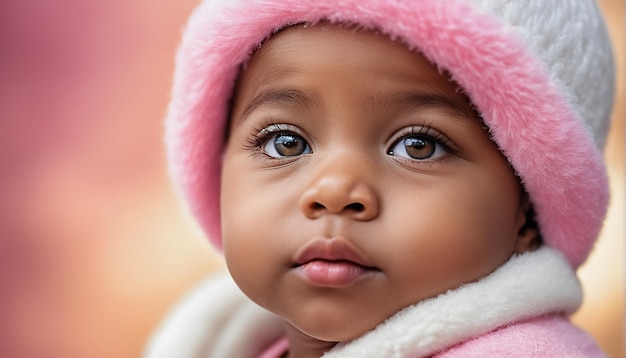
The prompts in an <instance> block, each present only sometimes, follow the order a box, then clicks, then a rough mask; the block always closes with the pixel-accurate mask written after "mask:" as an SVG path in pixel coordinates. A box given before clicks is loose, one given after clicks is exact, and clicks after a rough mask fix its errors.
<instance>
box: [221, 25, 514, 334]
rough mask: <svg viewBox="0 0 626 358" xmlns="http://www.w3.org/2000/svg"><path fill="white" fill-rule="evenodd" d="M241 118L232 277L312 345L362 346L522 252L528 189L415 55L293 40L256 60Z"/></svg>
mask: <svg viewBox="0 0 626 358" xmlns="http://www.w3.org/2000/svg"><path fill="white" fill-rule="evenodd" d="M233 106H234V107H233V111H232V117H231V126H232V127H231V131H230V134H229V138H228V144H227V148H226V152H225V158H224V165H223V176H222V197H221V201H222V203H221V205H222V212H221V215H222V229H223V241H224V252H225V256H226V260H227V263H228V267H229V269H230V271H231V274H232V276H233V277H234V279H235V281H236V282H237V284H238V285H239V286H240V287H241V289H242V290H243V291H244V292H245V293H246V294H247V295H248V296H249V297H251V298H252V299H253V300H254V301H256V302H257V303H258V304H260V305H261V306H263V307H265V308H267V309H268V310H270V311H272V312H275V313H277V314H278V315H281V316H282V317H284V318H285V319H286V320H287V322H289V323H290V324H291V325H292V326H293V327H295V328H297V329H298V330H300V331H301V332H303V333H305V334H307V335H309V336H312V337H314V338H317V339H321V340H325V341H345V340H349V339H352V338H355V337H357V336H359V335H361V334H363V333H365V332H366V331H368V330H370V329H372V328H374V327H375V326H376V325H377V324H379V323H381V322H382V321H383V320H384V319H385V318H388V317H390V316H391V315H393V314H394V313H396V312H397V311H398V310H400V309H402V308H404V307H406V306H409V305H411V304H413V303H416V302H419V301H421V300H424V299H426V298H429V297H433V296H435V295H437V294H440V293H442V292H445V291H447V290H449V289H451V288H454V287H457V286H459V285H461V284H463V283H467V282H471V281H474V280H477V279H479V278H480V277H481V276H484V275H486V274H488V273H490V272H491V271H493V270H494V269H495V268H497V267H498V266H500V265H502V264H503V263H504V262H505V261H506V260H507V259H508V258H509V257H510V256H511V254H512V253H513V252H514V251H515V250H516V241H517V238H518V231H519V230H520V227H521V225H522V224H523V222H524V210H523V208H522V207H523V206H524V205H523V203H521V200H522V199H521V197H522V195H521V188H520V185H519V183H518V181H517V179H516V177H515V176H514V174H513V172H512V170H511V169H510V168H509V166H508V165H507V162H506V160H505V159H504V158H503V156H502V155H501V153H500V152H499V151H498V149H497V148H496V146H495V145H494V144H493V143H492V142H491V141H490V139H489V136H488V134H487V133H486V132H485V130H484V129H483V128H482V126H481V123H480V121H479V120H478V119H477V118H476V116H475V114H474V113H473V111H472V109H471V108H470V106H469V104H468V102H467V100H466V98H465V97H464V96H463V95H462V94H460V93H459V92H458V91H457V90H456V88H455V85H454V84H452V83H451V82H450V81H448V80H447V79H446V77H444V76H442V75H441V74H440V73H439V72H438V71H437V69H436V68H435V67H433V66H432V65H431V64H429V62H428V61H427V60H425V59H424V57H422V56H421V55H419V54H417V53H414V52H411V51H409V50H408V49H406V48H405V47H404V46H403V45H401V44H398V43H394V42H392V41H391V40H389V39H388V38H387V37H384V36H382V35H377V34H375V33H372V32H365V31H358V30H355V29H346V28H340V27H336V26H331V25H317V26H312V27H308V28H304V27H293V28H289V29H287V30H284V31H282V32H280V33H279V34H277V35H275V36H274V37H272V38H271V39H270V40H269V41H268V42H267V43H266V44H265V45H264V46H263V47H262V48H261V49H260V50H259V51H258V52H257V53H256V54H255V55H254V56H253V58H252V59H251V61H250V63H249V65H248V67H247V68H246V69H245V70H244V72H243V73H242V77H241V79H240V82H239V86H238V89H237V92H236V97H235V101H234V104H233Z"/></svg>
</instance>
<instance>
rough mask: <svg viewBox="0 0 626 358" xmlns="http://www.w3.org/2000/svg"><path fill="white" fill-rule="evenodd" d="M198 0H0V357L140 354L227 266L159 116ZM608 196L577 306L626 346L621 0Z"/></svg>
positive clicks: (584, 322)
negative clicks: (209, 238)
mask: <svg viewBox="0 0 626 358" xmlns="http://www.w3.org/2000/svg"><path fill="white" fill-rule="evenodd" d="M198 1H199V0H177V1H171V0H133V1H127V0H109V1H85V0H55V1H48V0H3V1H0V357H3V358H23V357H24V358H25V357H28V358H31V357H33V358H38V357H52V358H56V357H63V358H79V357H95V358H98V357H109V358H110V357H116V358H126V357H128V358H131V357H139V356H140V355H141V351H142V348H143V345H144V344H145V341H146V339H147V337H148V336H149V335H150V332H151V331H152V330H153V329H154V328H155V326H156V324H157V323H158V322H159V320H160V319H161V317H162V315H163V314H164V313H165V312H166V311H167V309H168V307H169V306H170V305H171V304H172V303H173V302H174V301H175V300H176V299H177V298H178V297H180V295H181V294H182V293H183V292H185V290H187V289H188V288H189V287H191V285H193V283H194V282H196V281H197V280H199V279H200V278H202V277H204V276H206V275H207V274H208V273H209V272H211V271H212V270H215V269H218V268H221V267H223V264H222V262H221V261H220V259H219V258H218V257H217V255H215V254H214V253H213V252H212V251H211V249H210V248H209V245H208V244H207V243H206V242H205V240H204V239H203V238H202V235H201V233H200V232H199V230H198V229H197V228H196V226H195V224H194V223H193V222H192V220H191V219H190V218H189V217H187V216H186V215H185V213H184V211H183V210H181V205H180V203H179V202H178V200H177V199H176V197H175V195H174V193H173V191H172V189H171V187H170V183H169V179H168V177H167V172H166V167H165V155H164V150H163V145H162V132H163V128H162V118H163V117H164V114H165V108H166V104H167V101H168V93H169V88H170V85H171V74H172V71H173V58H174V52H175V49H176V46H177V43H178V40H179V37H180V34H181V31H182V26H183V24H184V22H185V20H186V18H187V17H188V15H189V13H190V12H191V10H192V8H193V7H194V6H195V5H196V4H197V3H198ZM600 3H601V6H602V8H603V10H604V11H605V13H606V16H607V20H608V22H609V25H610V31H611V34H612V36H613V40H614V44H615V50H616V53H617V56H618V66H619V78H618V79H619V82H618V90H619V93H618V98H617V101H616V108H615V113H614V117H613V128H612V132H611V136H610V138H609V142H608V146H607V149H606V155H607V161H608V165H609V173H610V177H611V189H612V190H613V199H612V205H611V208H610V213H609V218H608V221H607V224H606V227H605V229H604V232H603V234H602V237H601V239H600V241H599V242H598V245H597V247H596V250H595V252H594V254H593V255H592V256H591V259H590V260H588V262H587V263H586V264H585V266H584V267H582V268H581V270H580V274H581V277H582V279H583V284H584V290H585V303H584V305H583V307H582V309H581V310H580V311H579V312H578V313H577V314H576V315H575V317H574V320H575V321H576V323H577V324H579V325H580V326H582V327H584V328H585V329H586V330H588V331H589V332H591V333H592V334H593V335H594V337H595V338H596V339H597V340H598V342H599V343H600V345H601V346H602V347H603V348H604V350H605V351H606V352H608V353H609V354H610V356H611V357H622V356H623V355H624V307H623V306H624V262H623V257H624V243H623V239H624V222H623V219H624V147H623V143H624V72H623V70H624V2H623V1H621V0H601V1H600Z"/></svg>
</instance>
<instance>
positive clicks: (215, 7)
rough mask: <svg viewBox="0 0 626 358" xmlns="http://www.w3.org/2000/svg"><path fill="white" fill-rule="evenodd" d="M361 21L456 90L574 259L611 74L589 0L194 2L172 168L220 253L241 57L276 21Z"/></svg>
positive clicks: (553, 241)
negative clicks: (225, 160)
mask: <svg viewBox="0 0 626 358" xmlns="http://www.w3.org/2000/svg"><path fill="white" fill-rule="evenodd" d="M320 20H327V21H331V22H337V23H352V24H360V25H361V26H363V27H365V28H371V29H376V30H378V31H381V32H383V33H385V34H387V35H388V36H389V37H390V38H392V39H396V40H401V41H402V42H404V43H405V44H407V46H409V47H410V48H411V49H414V50H416V51H420V52H421V53H423V54H424V55H425V56H426V57H427V58H428V59H430V60H431V61H432V62H433V63H435V64H436V65H437V66H438V67H440V68H441V69H442V70H446V71H447V72H448V73H450V74H451V76H452V78H453V80H454V81H455V82H456V83H457V84H458V85H460V86H461V87H462V88H463V90H464V91H465V92H466V93H467V94H468V96H469V97H470V99H471V100H472V102H473V103H474V105H475V106H476V108H477V109H478V111H479V112H480V113H481V115H482V117H483V120H484V122H485V124H486V125H487V126H488V128H489V130H490V132H491V135H492V138H493V140H494V141H495V142H496V143H497V145H498V146H499V148H500V150H501V151H502V152H503V153H504V155H505V156H506V157H507V158H508V160H509V161H510V163H511V164H512V166H513V168H514V169H515V171H516V172H517V174H518V175H519V177H520V178H521V181H522V183H523V185H524V187H525V189H526V191H527V192H528V193H529V195H530V199H531V201H532V203H533V204H534V206H535V210H536V213H537V221H538V223H539V227H540V230H541V232H542V235H543V238H544V241H545V242H546V243H547V244H548V245H549V246H551V247H553V248H556V249H558V250H560V251H561V252H562V253H563V254H564V255H565V257H566V258H567V260H568V261H569V262H570V264H571V265H572V266H573V267H578V266H579V265H580V264H581V263H582V262H583V261H584V260H585V258H586V257H587V255H588V254H589V252H590V250H591V248H592V246H593V243H594V241H595V240H596V238H597V235H598V233H599V230H600V228H601V226H602V222H603V220H604V217H605V214H606V208H607V203H608V198H609V195H608V181H607V175H606V170H605V167H604V163H603V160H602V153H601V151H602V147H603V144H604V140H605V137H606V133H607V130H608V123H609V114H610V111H611V104H612V99H613V87H614V83H613V81H614V73H613V72H614V69H613V62H612V54H611V49H610V45H609V40H608V36H607V32H606V29H605V26H604V22H603V19H602V17H601V15H600V12H599V10H598V8H597V6H596V4H595V2H594V0H437V1H433V0H404V1H402V0H341V1H337V0H275V1H271V0H215V1H212V0H206V1H204V2H203V3H202V4H201V5H200V6H199V7H198V8H197V9H196V10H195V12H194V13H193V15H192V17H191V19H190V21H189V23H188V25H187V28H186V30H185V33H184V36H183V40H182V44H181V47H180V50H179V52H178V55H177V61H176V73H175V79H174V88H173V93H172V101H171V103H170V107H169V112H168V118H167V120H166V142H167V147H168V156H169V162H170V170H171V174H172V176H173V178H174V181H175V183H176V186H177V188H178V190H179V192H180V193H181V195H182V197H183V198H184V200H186V201H187V203H188V204H189V208H190V210H191V212H192V214H193V215H194V216H195V217H196V218H197V220H198V221H199V223H200V225H201V227H202V228H203V229H204V231H205V232H206V234H207V236H208V237H209V239H210V240H211V242H212V243H213V244H214V245H215V246H216V247H217V248H221V231H220V202H219V200H220V199H219V198H220V195H219V193H220V175H221V160H222V152H223V145H224V128H225V125H226V122H227V120H228V111H229V101H230V99H231V96H232V92H233V87H234V83H235V80H236V78H237V76H238V74H239V71H240V69H241V65H242V63H245V61H246V60H247V59H248V58H249V56H250V55H251V54H252V53H253V52H254V50H255V49H256V48H258V46H260V44H261V43H262V42H263V41H264V40H265V39H267V38H268V37H270V36H271V35H272V33H274V32H276V31H278V30H280V29H281V28H283V27H284V26H286V25H289V24H294V23H302V22H311V23H315V22H317V21H320Z"/></svg>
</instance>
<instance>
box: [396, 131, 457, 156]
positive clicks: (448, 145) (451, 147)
mask: <svg viewBox="0 0 626 358" xmlns="http://www.w3.org/2000/svg"><path fill="white" fill-rule="evenodd" d="M410 136H424V137H428V138H429V139H432V140H433V141H434V142H435V143H436V144H439V145H441V146H442V147H443V149H444V150H445V151H446V152H448V153H450V154H455V155H456V154H457V153H458V149H457V147H456V144H455V143H454V142H453V141H451V140H450V139H449V138H448V137H446V136H445V135H443V134H442V133H441V132H439V131H438V130H436V129H434V128H433V127H432V126H431V125H429V124H424V125H417V126H411V127H407V128H404V129H402V130H400V131H399V132H398V133H397V134H395V135H394V136H393V140H392V141H391V143H392V144H391V145H390V146H389V147H390V148H389V149H388V150H387V153H390V152H391V147H393V146H394V145H396V144H397V143H398V142H399V141H400V140H401V139H403V138H405V137H410Z"/></svg>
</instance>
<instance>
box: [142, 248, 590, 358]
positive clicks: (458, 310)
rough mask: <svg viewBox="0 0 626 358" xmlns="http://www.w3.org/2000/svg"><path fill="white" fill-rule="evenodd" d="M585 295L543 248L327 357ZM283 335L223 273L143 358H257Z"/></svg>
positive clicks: (555, 308) (489, 326) (394, 344)
mask: <svg viewBox="0 0 626 358" xmlns="http://www.w3.org/2000/svg"><path fill="white" fill-rule="evenodd" d="M581 300H582V290H581V287H580V283H579V281H578V278H577V277H576V274H575V272H574V271H573V269H572V268H571V266H570V265H569V264H568V263H567V261H566V260H565V259H564V258H563V257H562V255H561V254H560V253H559V252H557V251H555V250H553V249H551V248H549V247H543V248H540V249H539V250H537V251H534V252H530V253H526V254H523V255H519V256H514V257H512V258H511V259H510V260H509V261H508V262H507V263H505V264H504V265H502V266H501V267H499V268H498V269H497V270H496V271H494V272H493V273H491V274H490V275H488V276H486V277H484V278H483V279H481V280H479V281H477V282H473V283H470V284H466V285H463V286H461V287H459V288H456V289H454V290H450V291H448V292H446V293H443V294H441V295H439V296H437V297H435V298H432V299H428V300H425V301H422V302H419V303H417V304H415V305H413V306H410V307H407V308H405V309H403V310H401V311H400V312H398V313H396V314H395V315H394V316H392V317H390V318H389V319H387V320H386V321H384V322H382V323H381V324H380V325H378V326H377V327H376V328H375V329H374V330H372V331H370V332H368V333H366V334H364V335H363V336H361V337H359V338H357V339H355V340H353V341H351V342H346V343H341V344H338V345H337V346H335V347H334V348H333V349H332V350H331V351H329V352H327V353H326V354H325V355H324V357H325V358H336V357H341V358H346V357H355V358H356V357H359V358H362V357H406V356H409V355H410V356H411V357H424V356H429V355H432V354H433V353H436V352H438V351H440V350H443V349H445V348H448V347H451V346H452V345H455V344H457V343H460V342H462V341H465V340H467V339H469V338H472V337H476V336H479V335H481V334H484V333H487V332H489V331H492V330H494V329H496V328H498V327H501V326H504V325H506V324H509V323H513V322H519V321H522V320H526V319H530V318H533V317H537V316H541V315H544V314H548V313H565V314H571V313H573V312H575V311H576V310H577V309H578V307H579V306H580V303H581ZM282 335H283V325H282V320H281V319H280V318H279V317H277V316H275V315H273V314H271V313H269V312H267V311H265V310H263V309H262V308H260V307H258V306H256V305H255V304H254V303H252V302H251V301H250V300H249V299H248V298H246V297H245V296H244V295H243V293H241V291H239V289H238V288H237V286H236V285H235V284H234V282H233V281H232V279H231V278H230V277H229V276H228V275H227V274H223V275H218V276H215V277H213V278H211V279H209V280H208V281H206V282H204V283H203V284H201V285H200V286H199V287H198V288H197V289H196V290H194V291H193V292H192V293H191V294H190V295H188V296H187V297H186V298H185V299H184V300H183V301H181V302H180V304H179V305H178V306H177V307H176V308H175V309H174V311H173V312H172V313H171V314H170V315H169V316H168V317H167V319H166V320H165V321H164V322H163V325H162V326H161V328H160V329H159V331H158V332H157V333H156V334H155V335H154V337H153V338H152V340H151V341H150V343H149V345H148V347H147V350H146V355H145V357H147V358H171V357H180V358H201V357H203V358H204V357H229V358H230V357H254V356H255V355H257V354H259V352H261V351H262V350H263V348H264V347H266V346H267V345H269V344H271V343H272V342H273V341H275V340H276V339H278V338H279V337H281V336H282ZM416 352H419V355H416Z"/></svg>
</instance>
